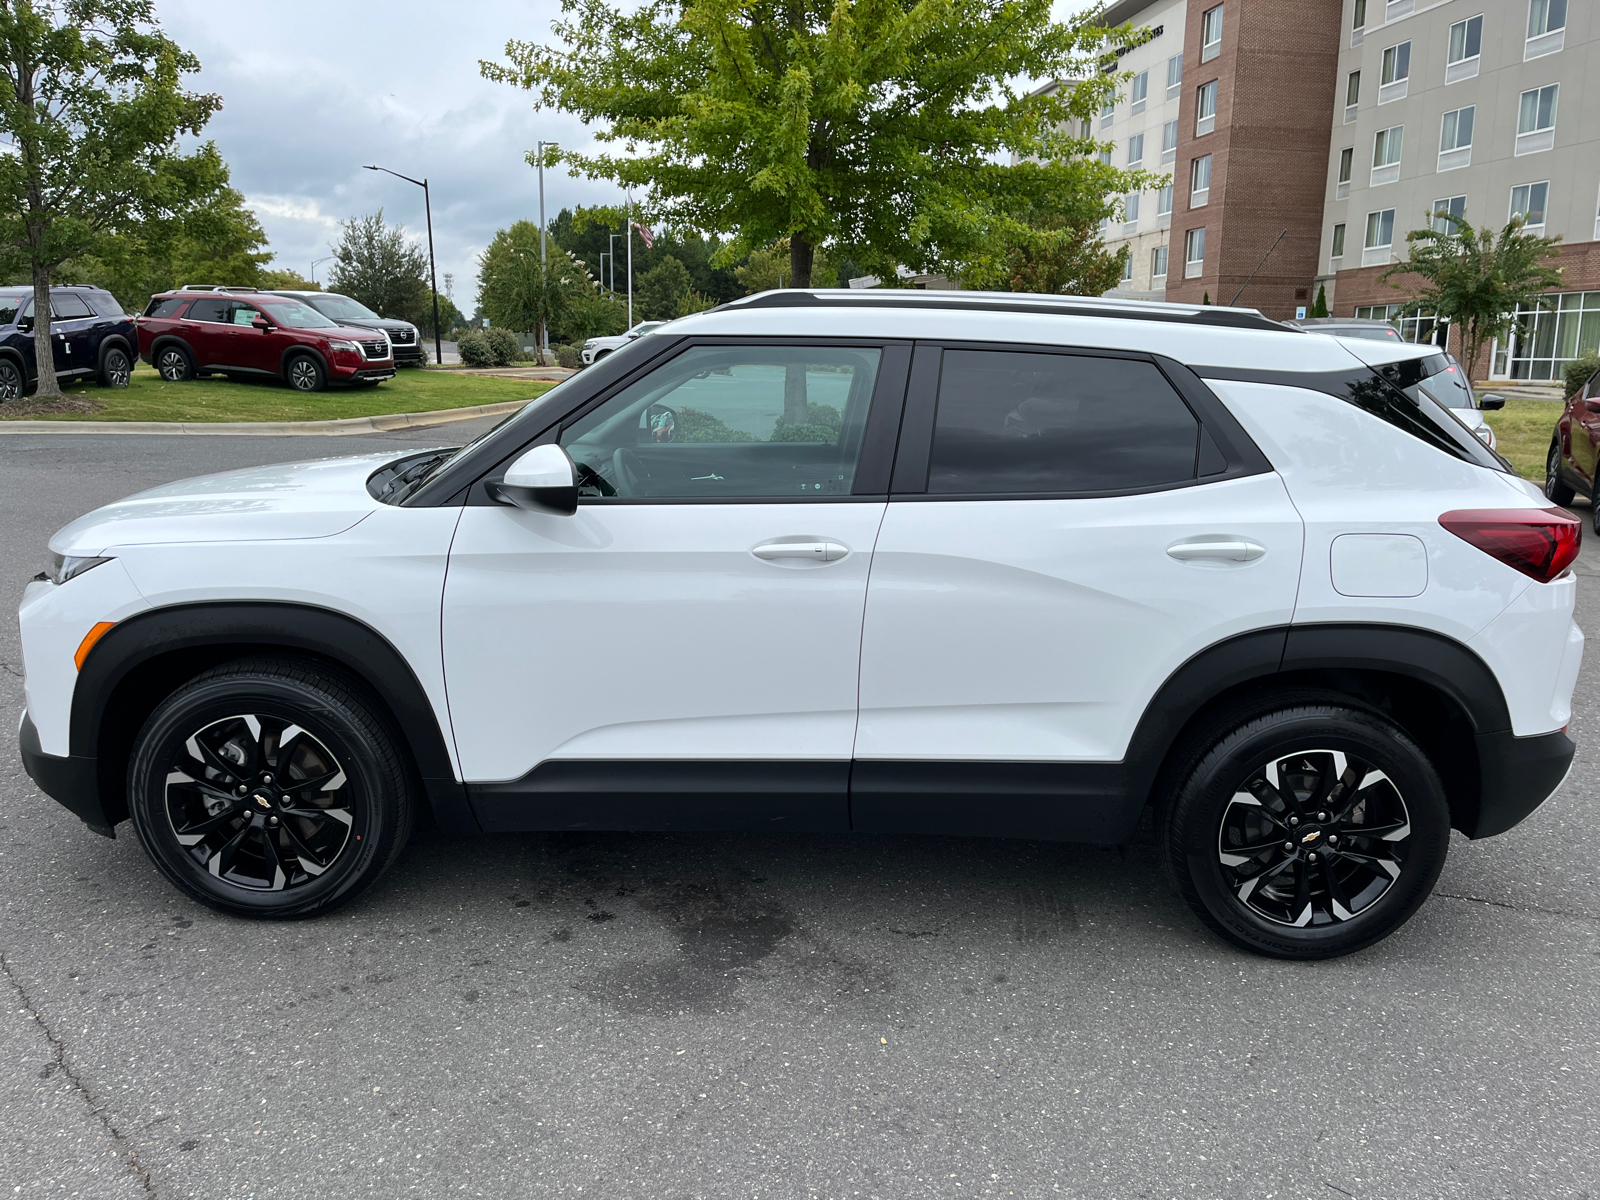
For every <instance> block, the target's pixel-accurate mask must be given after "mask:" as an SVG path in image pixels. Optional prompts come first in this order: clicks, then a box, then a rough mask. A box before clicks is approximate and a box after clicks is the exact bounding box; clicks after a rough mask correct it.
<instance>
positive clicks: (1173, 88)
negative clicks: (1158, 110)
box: [1167, 54, 1183, 100]
mask: <svg viewBox="0 0 1600 1200" xmlns="http://www.w3.org/2000/svg"><path fill="white" fill-rule="evenodd" d="M1182 85H1183V55H1181V54H1174V55H1173V56H1172V57H1171V58H1169V59H1167V99H1168V100H1172V99H1175V98H1176V97H1177V95H1178V89H1179V88H1180V87H1181V86H1182Z"/></svg>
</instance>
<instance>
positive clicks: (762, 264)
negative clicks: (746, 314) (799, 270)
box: [733, 238, 839, 296]
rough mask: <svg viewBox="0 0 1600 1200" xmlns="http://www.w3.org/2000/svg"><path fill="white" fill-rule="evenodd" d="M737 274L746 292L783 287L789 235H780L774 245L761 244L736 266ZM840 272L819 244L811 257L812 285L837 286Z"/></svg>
mask: <svg viewBox="0 0 1600 1200" xmlns="http://www.w3.org/2000/svg"><path fill="white" fill-rule="evenodd" d="M733 274H734V277H735V278H737V279H738V281H739V283H740V285H741V286H742V287H743V288H744V294H745V295H746V296H749V295H753V294H754V293H756V292H765V291H768V290H770V289H772V288H780V287H782V286H783V281H784V280H785V279H788V278H789V277H790V276H789V239H788V238H780V239H779V240H778V241H777V242H775V243H773V244H772V245H771V246H758V247H756V249H754V250H752V251H750V257H748V258H747V259H745V261H744V263H743V264H742V265H741V266H737V267H735V268H734V269H733ZM838 279H839V274H838V271H837V270H835V269H834V267H833V264H832V261H831V260H830V259H829V258H828V257H827V253H826V251H825V250H824V249H823V248H822V247H821V246H818V247H817V249H816V253H815V254H814V255H813V256H812V259H811V285H812V286H813V287H837V286H838Z"/></svg>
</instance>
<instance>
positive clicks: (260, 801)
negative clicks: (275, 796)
mask: <svg viewBox="0 0 1600 1200" xmlns="http://www.w3.org/2000/svg"><path fill="white" fill-rule="evenodd" d="M250 799H252V800H254V801H255V802H256V807H258V808H271V807H272V801H271V800H268V799H267V798H266V797H265V796H263V795H262V794H261V793H260V792H257V793H256V794H255V795H254V796H251V797H250Z"/></svg>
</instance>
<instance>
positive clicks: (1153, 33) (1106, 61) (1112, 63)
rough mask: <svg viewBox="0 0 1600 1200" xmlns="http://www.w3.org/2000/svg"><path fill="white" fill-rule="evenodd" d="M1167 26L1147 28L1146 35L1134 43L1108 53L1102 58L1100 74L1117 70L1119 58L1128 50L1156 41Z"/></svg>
mask: <svg viewBox="0 0 1600 1200" xmlns="http://www.w3.org/2000/svg"><path fill="white" fill-rule="evenodd" d="M1166 28H1167V27H1166V26H1165V25H1157V26H1156V27H1155V28H1154V29H1146V30H1145V36H1144V37H1142V38H1140V39H1139V40H1138V41H1137V42H1135V43H1134V44H1133V45H1131V46H1118V47H1117V48H1116V51H1115V52H1114V53H1111V54H1108V55H1106V56H1105V57H1104V58H1102V59H1101V60H1100V74H1102V75H1109V74H1111V72H1113V71H1115V70H1116V69H1117V59H1119V58H1121V57H1122V56H1123V55H1124V54H1126V53H1128V51H1130V50H1137V49H1138V48H1139V47H1140V46H1142V45H1144V44H1145V43H1146V42H1153V41H1155V40H1156V39H1157V38H1158V37H1160V36H1161V35H1162V33H1163V32H1165V30H1166Z"/></svg>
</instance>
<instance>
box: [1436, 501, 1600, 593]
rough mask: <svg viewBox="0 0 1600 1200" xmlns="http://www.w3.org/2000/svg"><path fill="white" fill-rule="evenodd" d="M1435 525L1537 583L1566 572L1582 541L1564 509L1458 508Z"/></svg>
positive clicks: (1575, 522) (1578, 523)
mask: <svg viewBox="0 0 1600 1200" xmlns="http://www.w3.org/2000/svg"><path fill="white" fill-rule="evenodd" d="M1439 524H1441V525H1443V526H1444V527H1445V528H1446V529H1448V530H1449V531H1450V532H1451V533H1453V534H1455V535H1456V536H1457V537H1458V538H1460V539H1461V540H1462V541H1464V542H1470V543H1472V544H1473V545H1474V546H1476V547H1477V548H1478V549H1479V550H1482V551H1483V552H1484V553H1485V554H1487V555H1489V556H1490V557H1492V558H1498V559H1499V560H1500V561H1501V562H1503V563H1505V564H1506V566H1508V567H1514V568H1516V569H1517V570H1518V571H1521V572H1522V573H1523V574H1524V575H1527V576H1530V577H1532V578H1534V579H1537V580H1538V581H1539V582H1540V583H1549V582H1550V581H1551V580H1552V579H1554V578H1555V577H1556V576H1557V575H1560V574H1561V572H1563V571H1565V570H1566V569H1567V568H1568V567H1570V566H1571V565H1572V563H1573V560H1574V559H1576V558H1577V557H1578V546H1579V544H1580V543H1581V542H1582V540H1583V523H1582V522H1581V521H1579V520H1578V518H1577V517H1576V516H1574V515H1573V514H1572V513H1570V512H1568V511H1567V510H1566V509H1564V508H1462V509H1457V510H1456V511H1455V512H1447V513H1445V514H1444V516H1442V517H1440V518H1439Z"/></svg>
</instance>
